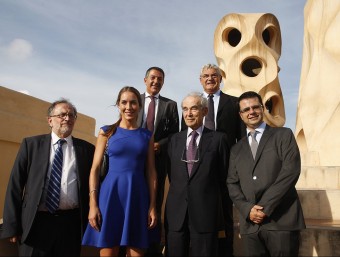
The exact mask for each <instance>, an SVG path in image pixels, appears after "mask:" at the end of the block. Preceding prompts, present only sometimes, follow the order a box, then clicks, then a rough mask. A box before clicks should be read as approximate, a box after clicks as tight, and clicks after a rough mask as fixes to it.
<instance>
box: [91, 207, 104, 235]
mask: <svg viewBox="0 0 340 257" xmlns="http://www.w3.org/2000/svg"><path fill="white" fill-rule="evenodd" d="M88 218H89V223H90V226H91V227H93V228H94V229H95V230H97V231H100V227H101V225H102V215H101V213H100V210H99V208H98V207H90V212H89V216H88Z"/></svg>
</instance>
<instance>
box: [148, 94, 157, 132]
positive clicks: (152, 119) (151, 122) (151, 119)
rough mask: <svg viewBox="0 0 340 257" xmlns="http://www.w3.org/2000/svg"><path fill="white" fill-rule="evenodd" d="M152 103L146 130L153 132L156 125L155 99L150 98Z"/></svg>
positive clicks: (149, 108)
mask: <svg viewBox="0 0 340 257" xmlns="http://www.w3.org/2000/svg"><path fill="white" fill-rule="evenodd" d="M150 99H151V102H150V104H149V107H148V115H147V117H146V128H147V129H148V130H150V131H151V132H153V129H154V123H155V105H156V103H155V97H154V96H150Z"/></svg>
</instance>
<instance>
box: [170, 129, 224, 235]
mask: <svg viewBox="0 0 340 257" xmlns="http://www.w3.org/2000/svg"><path fill="white" fill-rule="evenodd" d="M186 140H187V130H185V131H181V132H179V133H177V134H175V135H173V136H172V137H171V140H170V143H169V150H168V154H169V159H170V161H169V164H170V169H169V173H168V176H169V181H170V187H169V192H168V196H167V200H166V206H165V212H166V222H167V227H168V229H169V230H171V231H179V230H181V229H183V224H184V222H185V219H186V215H188V218H189V222H190V224H191V225H192V226H193V227H194V228H195V230H196V231H197V232H200V233H205V232H214V231H219V230H222V229H224V221H223V211H222V197H223V194H224V192H225V191H226V184H225V180H224V179H226V176H227V168H228V158H227V157H228V156H229V147H228V144H227V136H226V135H225V134H224V133H220V132H215V131H211V130H209V129H207V128H204V130H203V133H202V137H201V139H200V143H199V145H198V151H199V161H198V162H196V163H194V165H193V168H192V171H191V175H190V177H189V175H188V171H187V164H186V162H184V161H181V158H182V154H183V151H184V149H185V147H186Z"/></svg>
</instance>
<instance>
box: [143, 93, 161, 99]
mask: <svg viewBox="0 0 340 257" xmlns="http://www.w3.org/2000/svg"><path fill="white" fill-rule="evenodd" d="M150 96H151V95H150V94H149V93H148V92H145V98H148V97H150ZM154 97H155V98H156V99H158V98H159V93H158V94H157V95H154Z"/></svg>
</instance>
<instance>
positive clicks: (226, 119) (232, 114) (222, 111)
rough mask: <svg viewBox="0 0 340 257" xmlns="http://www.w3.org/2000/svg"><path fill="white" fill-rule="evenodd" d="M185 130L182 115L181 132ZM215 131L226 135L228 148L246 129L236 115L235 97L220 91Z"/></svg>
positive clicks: (237, 114)
mask: <svg viewBox="0 0 340 257" xmlns="http://www.w3.org/2000/svg"><path fill="white" fill-rule="evenodd" d="M186 128H187V126H186V124H185V122H184V118H183V115H182V121H181V130H184V129H186ZM216 131H220V132H224V133H226V134H227V136H228V143H229V147H231V146H233V145H234V144H235V143H236V142H237V141H238V140H240V139H241V138H242V137H244V136H245V135H246V127H245V125H244V123H243V122H242V120H241V118H240V115H239V113H238V107H237V97H234V96H231V95H227V94H225V93H223V92H222V91H221V94H220V101H219V103H218V109H217V116H216Z"/></svg>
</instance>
